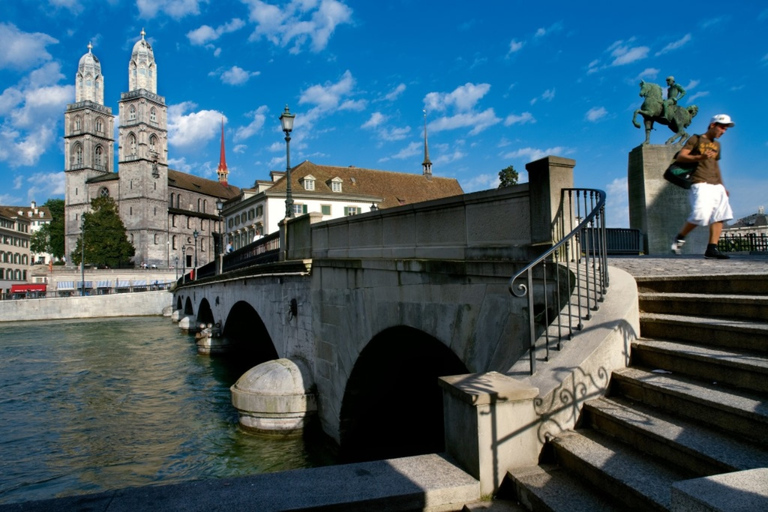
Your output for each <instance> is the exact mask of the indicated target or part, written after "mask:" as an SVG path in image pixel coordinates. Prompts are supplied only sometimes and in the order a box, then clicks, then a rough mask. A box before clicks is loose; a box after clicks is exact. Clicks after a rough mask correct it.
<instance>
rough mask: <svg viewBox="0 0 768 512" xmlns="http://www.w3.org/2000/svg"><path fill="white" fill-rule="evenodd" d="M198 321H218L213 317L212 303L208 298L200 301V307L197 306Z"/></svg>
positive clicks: (209, 322) (207, 322) (206, 322)
mask: <svg viewBox="0 0 768 512" xmlns="http://www.w3.org/2000/svg"><path fill="white" fill-rule="evenodd" d="M197 323H199V324H214V323H216V321H215V320H214V318H213V311H211V304H210V303H209V302H208V299H203V300H202V302H200V307H199V308H197Z"/></svg>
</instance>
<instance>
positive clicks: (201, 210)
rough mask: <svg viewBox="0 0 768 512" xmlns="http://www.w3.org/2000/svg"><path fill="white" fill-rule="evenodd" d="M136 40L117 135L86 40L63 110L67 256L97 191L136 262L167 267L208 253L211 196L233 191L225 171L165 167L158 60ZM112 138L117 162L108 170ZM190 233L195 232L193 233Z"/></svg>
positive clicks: (204, 258)
mask: <svg viewBox="0 0 768 512" xmlns="http://www.w3.org/2000/svg"><path fill="white" fill-rule="evenodd" d="M144 36H145V33H144V31H143V30H142V32H141V39H140V40H139V41H138V42H136V44H135V45H134V47H133V51H132V52H131V57H130V61H129V63H128V84H129V87H128V89H129V90H128V92H124V93H122V94H121V96H120V101H119V107H118V108H119V114H118V123H119V124H118V132H117V133H118V140H117V141H115V140H114V136H113V133H115V132H114V122H115V116H113V114H112V109H111V108H110V107H107V106H106V105H104V89H105V86H104V76H103V75H102V73H101V63H100V61H99V59H98V58H97V57H96V56H95V55H94V54H93V52H92V46H91V45H90V44H89V45H88V53H86V54H85V55H83V57H82V58H81V59H80V62H79V65H78V70H77V74H76V78H75V103H72V104H69V105H67V109H66V112H65V114H64V126H65V128H64V170H65V186H66V190H65V211H66V222H65V233H66V237H65V254H66V255H67V261H68V262H69V261H72V258H71V257H70V255H71V253H72V251H73V250H74V248H75V246H76V244H77V239H78V238H79V237H80V234H81V229H82V228H81V226H82V215H83V213H86V212H88V210H89V208H90V202H91V200H92V199H93V198H95V197H100V196H110V197H112V198H114V199H115V202H116V203H117V206H118V211H119V214H120V218H121V219H122V221H123V224H124V225H125V227H126V234H127V236H128V239H129V241H130V242H131V243H132V244H133V246H134V247H135V248H136V255H135V257H134V259H133V261H134V264H135V265H137V266H139V265H146V266H148V267H158V268H169V267H172V266H174V265H176V263H177V261H178V265H179V266H182V257H186V262H185V263H186V266H187V267H190V266H192V265H193V263H194V261H195V256H197V257H196V261H197V264H198V265H204V264H206V263H208V262H209V261H213V259H214V254H213V252H214V250H213V249H214V246H213V232H214V230H215V229H216V227H217V221H218V211H217V210H216V202H217V200H222V201H225V200H227V199H230V198H232V197H235V196H237V195H238V194H239V193H240V190H239V189H238V188H237V187H234V186H231V185H229V183H228V182H227V180H226V177H227V174H226V173H219V180H218V181H214V180H208V179H204V178H200V177H198V176H194V175H191V174H187V173H183V172H180V171H176V170H174V169H170V168H169V167H168V119H167V107H166V102H165V98H164V97H163V96H160V95H159V94H158V93H157V77H158V66H157V63H156V61H155V57H154V52H153V49H152V46H151V45H150V44H149V42H148V41H146V40H145V39H144ZM115 143H117V169H113V168H112V167H113V162H114V151H115ZM195 234H196V235H197V236H195Z"/></svg>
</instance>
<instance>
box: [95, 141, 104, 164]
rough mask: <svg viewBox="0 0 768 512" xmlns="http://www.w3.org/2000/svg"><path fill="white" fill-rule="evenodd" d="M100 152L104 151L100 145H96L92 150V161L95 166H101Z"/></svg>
mask: <svg viewBox="0 0 768 512" xmlns="http://www.w3.org/2000/svg"><path fill="white" fill-rule="evenodd" d="M102 153H104V149H103V148H102V147H101V146H96V151H94V155H93V163H94V164H96V167H101V157H102Z"/></svg>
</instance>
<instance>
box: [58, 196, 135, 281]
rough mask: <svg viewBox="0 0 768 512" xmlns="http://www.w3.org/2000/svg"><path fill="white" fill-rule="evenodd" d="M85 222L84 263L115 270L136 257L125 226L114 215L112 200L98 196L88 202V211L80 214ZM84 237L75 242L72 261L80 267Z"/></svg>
mask: <svg viewBox="0 0 768 512" xmlns="http://www.w3.org/2000/svg"><path fill="white" fill-rule="evenodd" d="M83 221H84V223H85V262H86V263H90V264H92V265H99V266H108V267H112V268H117V267H120V266H125V265H126V264H128V263H129V262H130V259H131V258H132V257H133V256H134V254H136V249H135V248H134V247H133V245H131V243H130V242H128V237H127V236H126V233H125V225H124V224H123V221H122V220H120V216H119V215H118V213H117V205H116V204H115V200H114V199H112V198H111V197H97V198H96V199H93V200H92V201H91V212H90V213H85V214H83ZM82 244H83V236H82V235H81V236H80V238H78V239H77V245H76V246H75V250H74V251H73V252H72V262H73V263H74V264H76V265H79V264H80V259H81V255H82V254H83V245H82Z"/></svg>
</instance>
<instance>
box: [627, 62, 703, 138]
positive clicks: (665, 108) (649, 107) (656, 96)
mask: <svg viewBox="0 0 768 512" xmlns="http://www.w3.org/2000/svg"><path fill="white" fill-rule="evenodd" d="M670 80H671V81H672V85H675V84H674V79H673V78H672V77H669V78H668V79H667V84H669V83H670ZM678 89H682V88H680V87H678ZM684 94H685V92H684V91H683V95H684ZM640 97H641V98H645V99H644V101H643V104H642V106H641V107H640V108H639V109H638V110H635V114H634V115H633V116H632V124H634V125H635V128H640V123H638V122H637V114H640V115H641V116H643V124H645V142H643V144H644V145H645V144H650V143H651V130H653V123H659V124H663V125H666V126H669V129H670V130H672V131H673V132H675V134H674V135H673V136H672V137H670V138H669V139H667V141H666V142H665V143H664V144H674V143H675V142H677V143H678V144H682V143H683V142H685V140H687V139H688V133H686V131H685V129H686V128H687V127H688V126H689V125H690V124H691V121H693V118H694V117H696V114H698V113H699V107H697V106H696V105H691V106H689V107H681V106H679V105H677V99H679V98H682V96H679V97H674V98H670V99H667V100H666V101H665V100H664V99H663V98H662V92H661V87H660V86H659V85H657V84H652V83H649V82H645V81H643V80H641V81H640Z"/></svg>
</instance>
